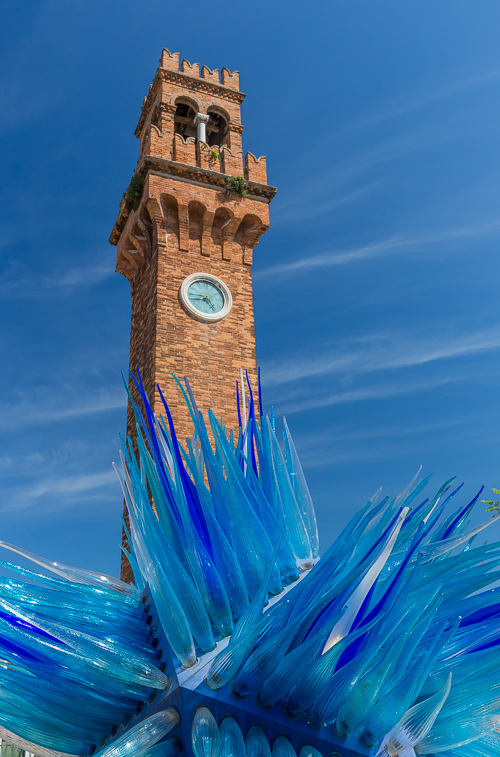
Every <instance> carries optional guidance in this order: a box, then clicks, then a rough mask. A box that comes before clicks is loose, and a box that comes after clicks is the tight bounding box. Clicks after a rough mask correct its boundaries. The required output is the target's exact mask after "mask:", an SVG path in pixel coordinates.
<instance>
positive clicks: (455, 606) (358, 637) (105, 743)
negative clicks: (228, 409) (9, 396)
mask: <svg viewBox="0 0 500 757" xmlns="http://www.w3.org/2000/svg"><path fill="white" fill-rule="evenodd" d="M132 379H133V382H134V384H135V388H136V389H137V395H136V396H138V397H139V401H138V402H137V403H135V402H134V401H133V399H132V395H131V394H130V395H129V398H130V401H131V402H132V407H133V410H134V413H135V419H136V437H135V440H132V439H126V440H125V439H123V440H122V450H121V461H120V465H119V466H117V472H118V476H119V479H120V482H121V485H122V489H123V494H124V497H125V502H126V507H127V512H128V523H127V524H126V525H125V528H126V534H127V546H126V547H124V550H125V552H126V555H127V558H128V560H129V561H130V565H131V567H132V570H133V573H134V584H127V583H124V582H123V581H120V580H118V579H116V578H113V577H111V576H106V575H102V574H99V573H94V572H92V571H88V570H81V569H77V568H72V567H68V566H65V565H61V564H59V563H55V562H51V561H49V560H46V559H43V558H41V557H38V556H36V555H31V554H29V553H27V552H25V551H24V550H22V549H20V548H18V547H15V546H12V545H10V544H6V543H4V542H0V546H2V547H4V548H5V549H6V550H10V551H11V552H14V553H17V554H19V555H22V556H23V557H25V558H28V559H30V560H32V561H33V562H34V563H35V564H36V565H39V566H40V567H41V568H42V569H43V570H44V572H43V573H42V572H38V571H37V572H35V571H31V570H28V569H26V568H22V567H19V566H17V565H15V564H14V563H11V562H7V561H2V562H1V565H2V569H3V570H4V572H6V573H8V575H9V576H10V577H0V738H2V739H6V740H8V741H10V742H11V743H13V744H15V745H16V746H19V747H21V748H22V749H25V750H27V751H29V752H32V753H34V754H37V755H39V757H61V755H82V757H90V756H91V755H94V756H98V757H129V755H130V757H131V756H132V755H134V757H143V756H144V757H175V756H176V755H178V754H180V753H181V752H184V753H185V754H187V755H192V754H193V755H195V757H269V756H270V755H271V757H295V756H297V755H298V757H318V755H320V756H321V757H327V755H330V754H336V755H341V757H351V755H353V754H355V753H358V754H362V755H374V756H376V755H379V756H380V757H389V756H390V757H400V756H401V757H403V755H404V756H405V757H412V756H413V755H415V754H419V755H432V754H443V756H444V757H453V756H456V757H493V755H495V757H496V756H497V755H498V753H499V748H500V737H499V734H498V732H497V730H496V729H497V728H500V672H499V662H498V660H499V651H500V595H499V593H498V592H499V589H496V588H492V587H494V585H495V583H496V582H497V581H498V579H499V577H500V576H499V571H498V566H499V565H500V542H493V543H490V542H484V541H483V539H482V537H480V536H479V535H480V534H481V532H482V531H483V530H484V529H486V528H487V527H488V526H489V525H490V524H491V523H493V522H494V521H495V520H496V519H495V518H493V519H489V520H487V521H485V522H484V523H482V524H481V525H478V526H474V527H472V526H471V525H470V518H471V513H472V510H473V508H474V505H475V504H476V502H477V500H478V498H479V496H480V492H479V493H478V494H477V495H476V497H474V499H473V500H472V501H470V502H469V501H467V499H466V500H465V501H462V499H461V498H462V496H463V495H462V491H461V490H462V486H463V485H462V486H455V483H454V480H453V479H450V481H447V482H446V483H445V484H443V485H442V486H441V487H440V488H439V489H438V491H437V492H436V493H433V492H431V493H430V494H429V495H428V496H427V497H426V496H425V493H424V489H425V490H426V491H427V490H428V489H430V486H429V479H430V477H429V476H428V477H427V478H423V479H420V478H419V474H420V472H419V473H418V474H417V476H416V477H415V478H414V479H413V480H412V481H411V482H410V484H409V485H408V487H407V488H406V489H405V491H404V492H402V493H401V494H400V495H399V496H397V497H395V498H392V499H391V498H390V497H385V498H382V497H381V495H380V492H377V494H376V495H375V496H374V497H372V498H371V499H370V500H369V501H368V502H367V503H366V504H365V506H364V507H362V508H361V509H360V510H359V511H358V512H357V513H356V514H355V515H354V516H353V517H352V519H351V521H350V522H349V523H348V525H347V526H346V527H345V528H344V530H343V531H342V533H341V534H340V535H339V536H338V538H337V539H336V540H335V542H334V543H333V544H332V545H330V546H329V547H328V548H327V549H326V550H325V551H324V553H323V555H322V557H321V559H319V543H318V532H317V527H316V518H315V514H314V507H313V503H312V500H311V496H310V494H309V490H308V488H307V484H306V480H305V477H304V473H303V470H302V468H301V465H300V462H299V459H298V456H297V452H296V450H295V447H294V444H293V441H292V438H291V435H290V432H289V429H288V427H287V425H286V421H284V423H283V429H284V430H283V443H282V444H281V443H280V441H279V440H278V436H277V433H276V428H275V425H276V424H275V420H274V416H273V414H272V415H271V417H270V418H268V417H264V415H263V412H262V406H261V403H260V391H259V397H257V398H254V396H253V395H252V390H251V387H250V384H249V383H248V379H247V382H246V383H247V386H246V387H245V386H244V384H243V381H241V382H240V383H239V385H238V387H237V389H238V409H239V417H240V428H239V432H238V434H237V435H236V436H235V435H233V433H232V432H228V430H227V429H226V428H225V427H224V425H223V423H222V422H220V421H219V420H217V419H216V418H215V416H214V415H213V414H212V413H209V414H208V418H203V416H202V414H201V413H199V412H198V409H197V407H196V402H195V398H194V396H193V395H192V393H191V390H190V387H189V384H188V383H187V382H185V386H182V385H181V384H180V383H179V382H178V385H179V389H180V390H181V391H182V392H183V394H184V398H185V401H186V403H187V406H188V408H189V412H190V414H191V417H192V420H193V429H194V431H193V436H192V438H191V439H187V440H185V441H183V442H182V443H181V442H180V441H179V440H178V439H177V437H176V433H175V428H174V424H173V421H172V418H171V415H170V412H169V408H168V405H167V403H166V402H165V400H164V398H163V395H161V392H160V396H161V399H162V400H163V406H164V413H162V414H161V415H160V416H156V415H155V414H154V412H153V409H152V405H151V404H150V400H149V398H148V397H147V395H146V393H145V391H144V388H143V385H142V381H141V377H140V373H139V372H137V375H136V376H132ZM247 398H248V401H247ZM47 572H48V573H49V574H50V576H49V575H47Z"/></svg>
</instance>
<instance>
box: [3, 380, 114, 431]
mask: <svg viewBox="0 0 500 757" xmlns="http://www.w3.org/2000/svg"><path fill="white" fill-rule="evenodd" d="M126 405H127V398H126V395H125V391H124V390H123V391H120V390H118V389H101V390H100V391H97V392H95V393H93V394H88V393H83V392H82V393H81V394H75V392H74V390H68V389H67V388H66V387H57V388H52V390H49V389H47V388H43V387H42V388H39V389H38V390H36V389H34V390H33V392H32V393H31V394H30V395H29V396H21V399H20V400H19V401H18V402H17V403H15V404H8V405H7V404H5V405H3V406H0V429H1V430H2V431H8V430H10V429H13V428H15V429H19V428H26V427H28V426H33V425H40V424H44V423H54V422H56V421H65V420H71V419H75V418H83V417H85V416H89V415H94V414H96V413H105V412H109V411H111V410H117V409H120V410H122V409H123V408H125V407H126Z"/></svg>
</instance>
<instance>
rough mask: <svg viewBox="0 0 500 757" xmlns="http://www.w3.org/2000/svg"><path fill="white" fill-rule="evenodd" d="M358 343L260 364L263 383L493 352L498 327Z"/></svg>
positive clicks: (498, 336)
mask: <svg viewBox="0 0 500 757" xmlns="http://www.w3.org/2000/svg"><path fill="white" fill-rule="evenodd" d="M353 341H354V340H353ZM359 341H360V342H362V343H363V346H362V347H361V348H359V347H357V348H355V349H352V350H346V347H345V345H339V346H338V347H337V348H336V349H335V350H330V351H329V352H325V353H323V354H322V355H320V356H319V357H318V356H317V353H316V354H311V353H302V354H300V355H295V356H294V359H293V360H292V359H290V360H282V361H280V362H279V363H270V364H268V365H265V364H264V365H263V371H264V375H265V377H266V384H269V385H278V384H286V383H289V382H291V381H297V380H300V379H304V378H310V377H313V376H321V375H327V374H342V373H350V374H359V373H368V372H374V371H383V370H393V369H397V368H408V367H411V366H418V365H423V364H425V363H432V362H435V361H438V360H446V359H450V358H456V357H462V356H464V355H472V354H475V353H478V352H486V351H488V350H496V349H498V348H499V347H500V326H498V327H496V328H492V329H490V330H483V331H476V332H472V333H469V334H461V335H460V336H452V337H449V336H448V335H442V336H440V337H433V338H422V337H420V338H418V337H414V336H411V335H404V334H374V335H367V336H366V337H364V338H363V339H362V340H359ZM358 343H359V342H358Z"/></svg>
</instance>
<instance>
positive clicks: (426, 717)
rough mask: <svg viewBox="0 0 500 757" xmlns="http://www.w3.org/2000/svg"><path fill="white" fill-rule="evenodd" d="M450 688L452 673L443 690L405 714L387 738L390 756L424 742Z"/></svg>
mask: <svg viewBox="0 0 500 757" xmlns="http://www.w3.org/2000/svg"><path fill="white" fill-rule="evenodd" d="M450 687H451V673H450V675H449V676H448V680H447V681H446V683H445V685H444V686H443V688H442V689H440V690H439V691H438V692H437V693H436V694H434V696H432V697H429V698H428V699H425V700H424V701H423V702H420V704H416V705H414V706H413V707H411V708H410V709H409V710H408V711H407V712H406V713H405V714H404V716H403V717H402V719H401V720H400V722H399V723H398V724H397V725H396V726H395V727H394V728H393V730H392V731H391V732H390V733H389V735H388V737H387V742H386V743H387V747H386V748H387V751H388V752H389V753H390V754H400V753H402V752H405V751H406V750H407V749H411V748H412V747H414V746H416V745H417V744H419V743H421V742H422V740H423V739H424V737H425V736H426V735H427V733H428V732H429V731H430V730H431V728H432V726H433V724H434V721H435V720H436V718H437V716H438V714H439V711H440V710H441V708H442V706H443V704H444V703H445V701H446V699H447V697H448V694H449V693H450ZM426 751H427V750H426ZM419 752H420V749H419Z"/></svg>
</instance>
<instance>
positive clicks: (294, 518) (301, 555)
mask: <svg viewBox="0 0 500 757" xmlns="http://www.w3.org/2000/svg"><path fill="white" fill-rule="evenodd" d="M266 423H267V424H268V435H269V438H270V448H271V458H270V459H271V467H272V469H273V471H274V476H275V480H276V483H277V489H278V495H279V503H280V507H281V512H282V515H283V519H284V522H285V524H286V528H287V533H288V537H289V541H290V546H291V547H292V549H293V550H294V553H295V556H296V558H297V561H298V563H299V565H300V566H301V567H302V568H303V569H304V570H307V569H309V568H311V567H312V565H313V564H314V562H313V556H312V546H311V542H310V539H309V533H308V531H307V528H306V526H305V524H304V519H303V517H302V513H301V511H300V508H299V505H298V503H297V499H296V497H295V494H294V491H293V488H292V484H291V483H290V479H289V476H288V473H287V470H286V465H285V460H284V458H283V453H282V451H281V448H280V446H279V444H278V440H277V438H276V435H275V433H274V431H273V429H272V428H271V426H270V425H269V420H267V419H265V420H264V424H266Z"/></svg>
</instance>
